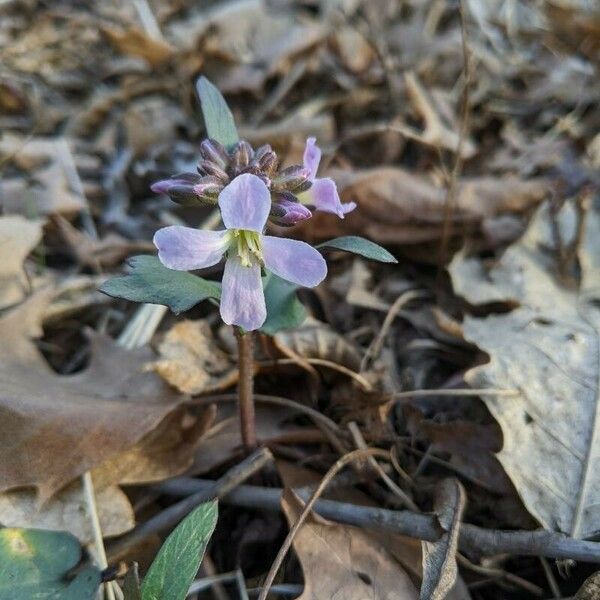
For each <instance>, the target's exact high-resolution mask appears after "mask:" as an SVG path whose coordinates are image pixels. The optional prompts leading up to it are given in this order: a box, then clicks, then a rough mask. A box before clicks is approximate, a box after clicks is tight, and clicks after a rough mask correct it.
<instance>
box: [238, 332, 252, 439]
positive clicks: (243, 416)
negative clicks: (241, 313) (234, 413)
mask: <svg viewBox="0 0 600 600" xmlns="http://www.w3.org/2000/svg"><path fill="white" fill-rule="evenodd" d="M234 330H235V337H236V338H237V344H238V367H239V372H240V374H239V380H238V407H239V411H240V431H241V433H242V443H243V444H244V447H245V449H246V450H248V451H250V450H253V449H254V448H256V418H255V413H254V354H253V345H252V341H253V340H252V332H251V331H249V332H243V331H242V330H241V329H240V328H239V327H235V328H234Z"/></svg>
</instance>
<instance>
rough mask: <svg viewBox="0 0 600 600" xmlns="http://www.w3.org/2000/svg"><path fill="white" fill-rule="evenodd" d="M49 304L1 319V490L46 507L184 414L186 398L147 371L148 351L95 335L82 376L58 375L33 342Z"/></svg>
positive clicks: (46, 295) (41, 298) (39, 297)
mask: <svg viewBox="0 0 600 600" xmlns="http://www.w3.org/2000/svg"><path fill="white" fill-rule="evenodd" d="M51 297H52V291H51V290H44V291H42V292H38V293H37V294H35V295H34V296H32V297H31V298H29V299H28V300H27V301H26V302H24V303H23V304H21V305H20V306H19V307H17V308H15V309H13V310H12V311H10V312H9V313H7V314H5V315H3V317H2V318H1V319H0V340H3V343H2V344H1V346H0V381H2V386H1V391H0V416H1V419H0V440H2V441H1V442H0V446H1V448H0V452H1V454H2V456H3V460H2V464H1V465H0V490H2V491H4V490H9V489H12V488H17V487H35V488H36V489H37V490H38V492H39V500H40V501H41V502H43V501H45V500H47V499H48V498H50V497H51V496H52V495H53V494H54V493H55V492H56V491H58V490H59V489H60V488H62V487H63V486H64V485H66V484H67V483H69V482H70V481H72V480H73V479H75V478H76V477H78V476H79V475H81V474H82V473H84V472H85V471H86V470H90V469H93V468H94V467H97V466H99V465H101V464H102V463H104V462H105V461H106V460H108V459H111V458H113V457H115V456H117V455H118V454H119V453H122V452H123V451H125V450H127V449H129V448H131V447H132V446H134V445H135V444H137V443H138V442H139V441H140V440H142V438H144V436H146V435H147V434H148V433H149V432H151V431H153V430H154V429H156V428H157V427H159V426H160V424H161V423H162V422H163V420H164V419H165V418H167V417H168V416H169V415H171V414H172V413H173V412H174V411H180V414H181V415H182V418H183V413H184V409H183V408H182V407H181V406H180V402H181V400H182V397H181V396H179V395H177V394H176V393H174V392H173V391H172V390H170V389H169V388H168V387H167V386H166V384H164V382H162V380H161V379H160V378H159V377H158V376H156V375H155V374H153V373H144V372H143V371H142V369H143V365H144V364H145V363H146V362H147V361H148V359H149V358H150V356H149V351H148V350H147V349H145V350H140V351H135V352H131V351H127V350H124V349H123V348H119V347H118V346H116V345H115V344H114V343H113V342H112V340H109V339H108V338H105V337H103V336H95V337H94V338H93V339H92V348H91V362H90V365H89V366H88V367H87V368H86V369H85V370H84V371H83V372H81V373H78V374H76V375H72V376H68V377H65V376H59V375H57V374H56V373H54V372H53V371H52V370H51V369H50V367H49V366H48V364H47V363H46V361H45V360H44V358H43V357H42V355H41V354H40V353H39V351H38V350H37V348H36V347H35V345H34V343H33V341H32V338H35V337H39V335H40V333H41V328H40V323H41V319H42V315H43V312H44V309H45V307H46V306H47V304H48V303H49V301H50V299H51ZM9 340H10V342H8V341H9Z"/></svg>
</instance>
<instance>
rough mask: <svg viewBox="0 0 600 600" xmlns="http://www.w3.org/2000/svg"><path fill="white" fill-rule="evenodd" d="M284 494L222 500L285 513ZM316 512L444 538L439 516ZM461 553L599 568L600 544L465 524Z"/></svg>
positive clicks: (178, 485)
mask: <svg viewBox="0 0 600 600" xmlns="http://www.w3.org/2000/svg"><path fill="white" fill-rule="evenodd" d="M214 484H215V482H214V481H209V480H203V479H191V478H182V477H180V478H177V479H175V480H172V481H167V482H164V483H163V484H161V485H160V486H159V487H160V489H161V491H162V492H163V493H173V495H181V494H190V493H197V492H198V491H202V490H206V489H209V488H212V486H214ZM294 491H295V492H296V493H297V494H298V496H300V498H302V499H303V500H306V499H307V497H308V494H307V492H306V490H294ZM282 492H283V490H282V489H280V488H279V489H277V488H265V487H259V486H251V485H242V486H239V487H238V488H236V489H235V490H234V491H233V492H230V493H228V494H226V495H224V496H223V497H222V498H221V500H222V502H224V503H226V504H232V505H234V506H244V507H247V508H254V509H256V508H258V509H263V510H273V511H280V510H281V494H282ZM314 510H315V512H316V513H317V514H319V515H321V516H322V517H324V518H325V519H330V520H331V521H335V522H337V523H345V524H347V525H355V526H357V527H364V528H365V529H370V530H372V531H383V532H387V533H390V532H391V533H398V534H400V535H405V536H407V537H412V538H416V539H420V540H425V541H429V542H435V541H437V540H438V539H439V538H440V536H441V535H442V534H443V530H442V529H441V528H440V526H439V523H438V522H437V519H436V517H435V516H434V515H428V514H419V513H414V512H411V511H407V510H402V511H393V510H388V509H385V508H375V507H370V506H358V505H356V504H350V503H346V502H337V501H334V500H318V501H317V502H316V503H315V505H314ZM459 548H460V549H461V550H462V551H464V552H467V553H473V554H475V555H487V556H492V555H495V554H502V553H506V554H514V555H522V556H546V557H547V558H557V559H569V558H570V559H573V560H578V561H583V562H591V563H600V543H598V542H590V541H585V540H578V539H574V538H570V537H568V536H566V535H564V534H561V533H556V532H553V531H544V530H534V531H504V530H499V529H483V528H482V527H477V526H476V525H471V524H469V523H463V524H462V525H461V529H460V539H459Z"/></svg>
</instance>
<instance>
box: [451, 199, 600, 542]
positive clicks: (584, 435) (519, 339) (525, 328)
mask: <svg viewBox="0 0 600 600" xmlns="http://www.w3.org/2000/svg"><path fill="white" fill-rule="evenodd" d="M557 231H558V232H559V233H560V237H561V238H562V239H563V240H565V241H571V240H573V239H574V238H575V236H576V235H577V234H576V231H577V211H576V209H575V208H574V207H573V205H572V204H571V203H567V204H566V205H565V206H564V207H563V208H562V210H561V211H560V213H559V214H558V215H556V217H555V218H554V219H553V218H552V215H551V212H550V210H549V207H548V206H547V205H544V206H542V207H541V208H540V209H539V210H538V212H537V214H536V216H535V218H534V219H533V220H532V222H531V224H530V226H529V229H528V230H527V232H526V234H525V235H524V236H523V238H522V239H521V240H519V241H518V242H516V243H515V244H513V245H512V246H510V247H509V248H508V250H507V251H506V252H505V253H504V254H503V256H502V257H501V258H500V260H498V261H497V262H496V263H495V264H493V265H492V266H491V267H490V266H489V265H487V264H486V263H485V262H484V261H482V260H480V259H478V258H475V257H472V258H469V257H466V256H465V255H464V254H461V255H459V256H457V257H456V258H455V259H454V260H453V262H452V264H451V266H450V274H451V276H452V281H453V285H454V289H455V291H456V292H457V293H458V294H460V295H462V296H464V297H465V298H466V299H467V300H468V301H469V302H471V303H472V304H487V305H489V304H491V303H494V302H505V303H508V304H509V305H512V306H513V307H515V308H513V309H512V310H510V311H508V312H501V313H492V314H490V315H488V316H486V317H477V318H476V317H467V318H466V319H465V323H464V333H465V337H466V339H467V340H468V341H470V342H472V343H474V344H476V345H477V346H478V347H479V348H481V349H482V350H484V351H485V352H487V354H488V355H489V356H490V361H489V362H488V363H486V364H484V365H482V366H479V367H476V368H474V369H472V370H471V371H470V372H469V373H468V374H467V377H466V379H467V381H468V382H469V384H470V385H471V386H473V387H475V388H503V389H514V390H517V391H518V393H516V394H515V395H514V396H510V397H498V396H483V399H484V401H485V403H486V405H487V407H488V409H489V410H490V412H491V413H492V415H493V416H494V418H495V419H496V420H497V421H498V423H499V424H500V426H501V428H502V433H503V437H504V445H503V448H502V450H501V452H500V453H499V454H498V459H499V460H500V462H501V463H502V466H503V467H504V469H505V471H506V472H507V474H508V476H509V477H510V478H511V480H512V482H513V483H514V485H515V488H516V489H517V491H518V492H519V495H520V496H521V498H522V500H523V502H524V504H525V506H526V507H527V509H528V510H529V512H530V513H531V514H532V515H533V516H534V517H536V518H537V519H538V521H540V522H541V523H542V525H543V526H544V527H546V528H547V529H551V530H559V531H562V532H565V533H568V534H570V535H572V536H573V537H587V536H589V535H592V534H594V533H596V532H597V530H598V522H599V520H598V519H599V517H600V468H599V467H600V447H599V444H598V439H600V438H599V436H600V418H599V417H598V413H599V404H598V402H599V401H598V390H599V378H600V371H599V368H598V364H599V363H598V360H599V356H600V313H599V312H598V307H597V303H598V298H599V297H600V275H599V273H600V259H599V258H598V257H599V256H600V248H599V245H598V243H599V242H598V240H600V218H599V216H598V212H597V209H595V208H594V209H592V210H590V211H589V214H588V215H587V219H586V221H585V226H584V228H583V231H584V236H583V241H582V243H581V245H580V247H579V250H578V259H579V261H578V262H579V267H580V270H581V283H580V284H579V288H577V287H575V286H574V285H567V284H566V283H565V282H563V281H562V280H561V278H560V276H559V267H558V265H557V262H558V261H557V256H558V253H557V251H556V250H555V243H556V242H555V240H556V238H557Z"/></svg>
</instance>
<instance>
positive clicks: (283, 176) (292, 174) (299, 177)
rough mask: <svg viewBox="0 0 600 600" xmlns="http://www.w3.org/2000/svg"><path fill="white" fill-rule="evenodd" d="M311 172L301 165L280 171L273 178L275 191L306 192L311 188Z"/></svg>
mask: <svg viewBox="0 0 600 600" xmlns="http://www.w3.org/2000/svg"><path fill="white" fill-rule="evenodd" d="M309 177H310V170H309V169H305V168H304V167H301V166H300V165H292V166H291V167H287V168H285V169H283V170H282V171H279V173H277V175H276V176H275V177H273V189H274V190H275V191H285V192H296V193H300V192H304V191H306V190H307V189H309V188H310V186H311V181H310V179H309Z"/></svg>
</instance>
